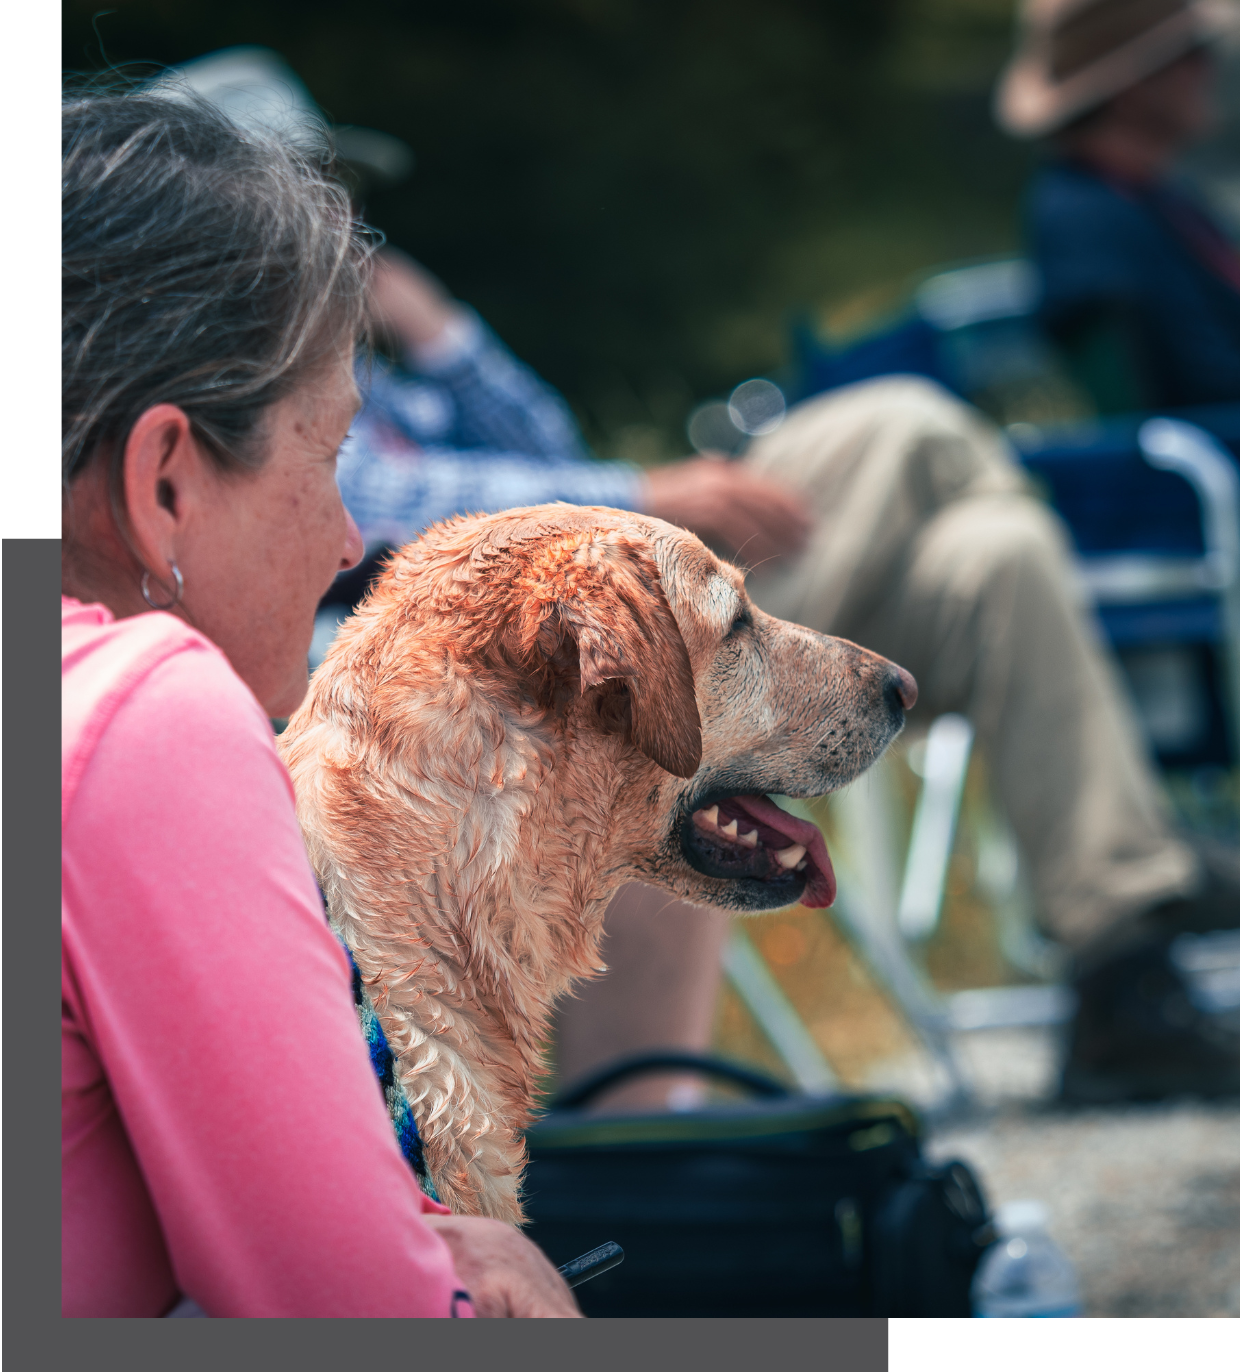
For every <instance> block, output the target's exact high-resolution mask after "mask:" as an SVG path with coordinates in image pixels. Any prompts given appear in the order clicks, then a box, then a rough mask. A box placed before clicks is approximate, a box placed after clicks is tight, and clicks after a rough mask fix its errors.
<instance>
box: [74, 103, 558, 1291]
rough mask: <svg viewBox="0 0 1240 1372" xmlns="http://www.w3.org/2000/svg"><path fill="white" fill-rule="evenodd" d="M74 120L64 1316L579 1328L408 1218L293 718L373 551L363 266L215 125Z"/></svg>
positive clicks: (493, 1227) (210, 114) (488, 1264)
mask: <svg viewBox="0 0 1240 1372" xmlns="http://www.w3.org/2000/svg"><path fill="white" fill-rule="evenodd" d="M64 121H65V132H64V255H65V267H64V564H63V574H64V590H65V596H66V598H65V600H64V602H63V643H64V657H63V690H64V729H63V759H64V760H63V804H62V819H63V826H64V831H63V832H64V840H63V842H64V850H63V852H64V856H63V962H62V967H63V973H62V985H63V1011H62V1074H63V1075H62V1096H61V1100H62V1122H63V1173H62V1177H63V1180H62V1188H63V1311H64V1313H65V1314H66V1315H77V1316H98V1315H121V1316H134V1315H146V1316H158V1315H163V1314H165V1313H167V1312H169V1311H170V1310H171V1309H173V1308H174V1307H176V1308H178V1309H183V1308H184V1307H185V1304H186V1302H187V1301H188V1302H193V1303H195V1304H196V1305H197V1306H198V1307H200V1308H201V1310H202V1311H205V1313H207V1314H208V1315H212V1316H260V1315H262V1316H307V1315H319V1316H326V1315H331V1316H430V1315H443V1316H447V1315H452V1314H471V1313H473V1312H474V1310H475V1309H476V1311H477V1313H479V1314H483V1315H487V1314H494V1315H540V1316H555V1315H575V1314H577V1313H578V1312H577V1309H576V1305H575V1303H574V1301H573V1298H572V1295H571V1293H570V1292H569V1291H568V1289H567V1287H566V1286H565V1285H564V1283H563V1282H562V1281H561V1279H560V1278H559V1276H558V1274H557V1273H556V1272H555V1271H554V1269H553V1268H552V1267H551V1266H550V1264H549V1263H548V1262H547V1261H546V1259H545V1258H544V1257H543V1255H542V1254H541V1253H540V1252H539V1250H538V1249H537V1248H535V1247H534V1245H533V1244H531V1243H529V1241H528V1240H526V1239H525V1238H523V1237H522V1236H521V1235H519V1234H517V1233H516V1232H515V1231H513V1230H511V1229H509V1228H507V1227H506V1226H503V1225H499V1224H497V1223H495V1222H492V1221H487V1220H476V1219H466V1218H457V1217H453V1216H450V1215H448V1214H447V1212H446V1211H445V1210H444V1208H443V1207H442V1206H440V1205H437V1204H436V1203H434V1202H433V1201H431V1200H429V1199H428V1198H427V1197H426V1196H425V1195H423V1193H422V1192H421V1191H420V1190H419V1188H418V1185H417V1182H416V1180H415V1177H414V1174H413V1173H412V1171H411V1170H410V1168H409V1167H408V1165H407V1164H406V1162H405V1160H404V1158H403V1157H402V1155H401V1152H400V1150H399V1147H398V1144H397V1141H396V1138H395V1135H394V1133H393V1130H392V1127H391V1124H390V1122H389V1119H388V1115H387V1112H386V1110H385V1108H384V1103H383V1099H382V1096H381V1093H380V1090H379V1088H378V1084H377V1082H376V1079H375V1077H374V1075H373V1073H372V1071H371V1068H370V1064H369V1061H368V1057H367V1051H366V1046H365V1043H364V1041H363V1039H362V1036H361V1033H360V1031H359V1028H358V1024H357V1020H356V1017H355V1013H354V1008H353V1004H352V998H351V993H350V980H349V971H348V965H347V962H346V958H345V955H344V953H343V952H342V950H341V949H340V947H339V946H338V945H337V943H336V941H335V939H334V938H333V936H332V934H331V933H330V931H329V929H328V927H327V924H326V923H325V921H324V917H323V911H322V906H321V903H320V900H319V897H318V893H317V890H316V887H315V883H314V878H313V876H312V874H311V870H310V867H309V864H308V862H307V859H306V856H305V853H304V851H303V848H302V843H301V838H300V834H299V832H298V829H297V823H296V819H295V816H294V811H293V797H292V790H291V787H290V784H289V779H288V776H287V774H286V773H285V771H284V769H283V766H282V765H281V763H280V761H279V759H278V757H277V755H276V751H275V747H274V741H273V738H272V734H271V729H270V726H269V724H268V717H269V716H281V715H287V714H288V713H289V712H290V711H291V710H292V709H293V708H294V707H295V706H296V705H297V703H298V702H299V701H300V699H301V697H302V694H303V693H304V691H305V689H306V655H307V649H308V647H309V643H310V637H311V632H312V628H313V622H314V611H315V606H316V604H317V602H318V600H319V598H320V596H321V595H322V594H323V592H324V590H325V589H326V587H327V585H328V584H329V582H330V581H331V580H332V578H333V576H334V575H335V574H336V572H337V571H339V570H340V569H342V568H347V567H350V566H352V565H353V564H354V563H355V562H356V561H357V559H358V558H359V556H360V555H361V551H362V547H361V541H360V539H359V537H358V533H357V530H356V528H355V527H354V525H353V522H352V520H351V519H350V518H349V517H348V515H347V514H346V513H345V510H344V508H343V506H342V505H341V501H340V496H339V493H338V491H337V487H336V481H335V461H336V450H337V448H338V447H339V445H340V443H341V441H342V439H343V438H344V436H345V433H346V431H347V430H348V428H349V424H350V421H351V420H352V418H353V415H354V412H355V410H356V408H357V405H358V395H357V392H356V389H355V385H354V380H353V361H354V346H355V340H356V338H357V336H358V334H359V332H360V329H361V322H362V317H363V298H364V292H365V286H366V274H367V270H368V267H367V258H368V252H369V249H368V246H367V243H366V240H365V238H364V236H363V235H362V234H361V232H360V231H359V228H358V226H357V225H356V224H355V223H354V222H353V220H352V217H351V213H350V210H349V204H348V200H347V197H346V196H345V195H344V193H343V192H342V191H341V190H340V189H339V188H338V187H337V186H336V185H335V183H334V182H333V181H331V180H330V179H329V178H328V177H326V176H325V175H324V174H323V173H322V171H321V170H320V169H319V168H318V167H317V166H316V165H314V164H313V162H311V161H309V160H307V159H306V158H305V157H304V156H302V155H300V154H298V153H297V152H295V151H293V150H292V149H290V148H288V147H286V146H282V145H281V144H279V143H277V142H274V141H270V140H265V139H261V138H257V137H250V136H243V135H242V134H241V133H240V132H239V131H238V130H237V129H236V128H235V127H234V126H233V125H232V124H230V123H229V122H228V121H227V120H226V119H225V118H224V117H222V116H221V115H220V114H218V113H217V112H214V111H212V110H211V109H210V108H208V107H206V106H203V105H200V104H197V103H194V102H193V101H190V100H180V99H178V100H172V99H168V98H158V97H155V96H150V95H140V94H131V95H122V96H96V97H84V98H77V99H73V100H71V101H70V102H69V104H68V105H67V106H66V109H65V114H64ZM466 1293H468V1295H467V1294H466ZM470 1297H472V1305H471V1300H470Z"/></svg>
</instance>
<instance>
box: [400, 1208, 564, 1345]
mask: <svg viewBox="0 0 1240 1372" xmlns="http://www.w3.org/2000/svg"><path fill="white" fill-rule="evenodd" d="M422 1218H423V1219H424V1220H425V1221H426V1223H427V1224H429V1225H430V1227H431V1228H432V1229H433V1230H434V1231H435V1232H436V1233H437V1234H438V1235H439V1237H440V1238H441V1239H443V1241H444V1242H445V1243H446V1244H447V1245H448V1247H449V1248H450V1249H451V1250H452V1263H453V1266H454V1267H455V1268H456V1274H457V1276H458V1277H460V1279H461V1281H462V1283H463V1284H464V1286H465V1289H466V1290H467V1291H468V1292H469V1295H470V1298H471V1300H472V1301H473V1303H474V1310H475V1311H476V1312H477V1313H478V1314H479V1315H480V1316H482V1318H483V1319H534V1320H539V1319H543V1320H546V1319H577V1320H579V1319H584V1318H585V1317H584V1316H583V1315H582V1313H581V1311H580V1309H579V1308H578V1306H577V1302H576V1300H575V1299H574V1297H573V1293H572V1292H571V1291H570V1290H569V1289H568V1287H567V1286H566V1285H565V1282H564V1278H563V1277H561V1276H560V1274H559V1273H558V1272H557V1271H556V1270H555V1268H554V1267H552V1266H551V1263H550V1262H549V1261H548V1260H547V1256H546V1254H545V1253H544V1252H543V1251H542V1249H541V1248H539V1247H538V1246H537V1245H536V1244H534V1243H531V1242H530V1240H529V1239H527V1238H526V1237H525V1235H524V1234H521V1233H519V1232H518V1231H517V1230H516V1229H513V1228H512V1227H511V1226H510V1225H507V1224H504V1223H503V1222H502V1221H500V1220H483V1219H473V1218H470V1217H467V1216H464V1215H423V1217H422Z"/></svg>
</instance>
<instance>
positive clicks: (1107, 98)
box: [996, 0, 1240, 413]
mask: <svg viewBox="0 0 1240 1372" xmlns="http://www.w3.org/2000/svg"><path fill="white" fill-rule="evenodd" d="M1238 17H1240V16H1238V14H1237V11H1236V10H1235V9H1234V8H1233V7H1232V5H1231V4H1230V3H1229V0H1147V3H1141V4H1137V3H1134V0H1027V3H1026V4H1025V6H1024V9H1023V14H1022V32H1021V37H1020V42H1019V46H1018V49H1017V52H1016V55H1015V57H1014V58H1013V60H1012V63H1011V65H1010V66H1009V67H1008V69H1007V72H1006V73H1005V74H1004V77H1003V78H1002V80H1001V82H1000V85H999V89H998V95H997V101H996V112H997V115H998V119H999V122H1000V124H1001V125H1002V126H1003V128H1004V129H1006V130H1007V132H1009V133H1011V134H1013V135H1014V136H1016V137H1018V138H1042V139H1047V140H1049V146H1050V151H1051V154H1052V160H1051V161H1050V162H1049V164H1048V165H1047V166H1045V167H1044V168H1043V169H1042V171H1041V172H1039V174H1038V175H1037V177H1036V178H1035V180H1034V182H1033V186H1032V189H1031V191H1030V196H1029V208H1028V214H1029V236H1030V246H1031V250H1032V253H1033V256H1034V258H1035V260H1036V261H1037V264H1038V267H1039V269H1040V271H1041V274H1042V280H1043V287H1044V292H1045V294H1044V299H1043V305H1042V315H1043V320H1044V323H1045V325H1046V327H1047V329H1048V330H1049V332H1050V333H1051V335H1052V336H1053V337H1054V338H1055V339H1056V341H1057V342H1058V343H1059V344H1060V346H1061V348H1062V349H1063V351H1064V354H1065V356H1066V358H1067V359H1068V361H1069V364H1070V366H1071V367H1072V370H1073V372H1074V373H1075V374H1076V376H1077V377H1078V379H1079V380H1080V381H1081V382H1082V383H1083V384H1084V385H1085V387H1086V389H1087V390H1088V391H1089V392H1090V393H1091V395H1092V396H1093V398H1094V400H1095V401H1096V403H1097V404H1098V407H1099V409H1100V410H1102V411H1103V412H1104V413H1114V412H1118V411H1122V410H1139V409H1152V408H1162V407H1166V406H1180V405H1200V404H1212V403H1218V402H1240V252H1237V250H1236V248H1235V246H1234V245H1233V243H1232V242H1231V241H1229V239H1228V238H1227V236H1226V235H1225V234H1224V233H1223V231H1222V230H1221V229H1220V228H1219V227H1218V225H1217V224H1215V223H1214V222H1213V220H1212V219H1211V218H1210V216H1209V214H1208V213H1207V212H1206V211H1205V209H1203V207H1202V206H1201V205H1200V204H1199V203H1198V201H1197V200H1196V199H1195V198H1194V197H1193V196H1192V195H1191V194H1190V193H1189V192H1188V191H1187V190H1186V189H1185V188H1183V187H1181V186H1178V185H1176V184H1175V182H1174V181H1173V180H1172V179H1171V172H1172V170H1173V168H1174V165H1175V162H1176V160H1177V158H1178V157H1179V156H1180V155H1181V154H1182V153H1183V152H1184V151H1185V150H1186V149H1188V148H1189V147H1190V146H1191V145H1192V144H1193V143H1194V142H1196V141H1198V140H1199V139H1200V138H1201V137H1202V136H1203V135H1204V134H1205V133H1207V132H1208V131H1209V130H1210V128H1211V125H1212V123H1213V121H1214V110H1213V103H1212V99H1211V96H1212V89H1211V82H1212V78H1213V76H1214V57H1213V54H1212V52H1211V47H1210V45H1211V44H1212V43H1213V42H1214V41H1215V40H1216V39H1218V38H1219V37H1221V36H1222V35H1223V34H1224V33H1225V32H1226V31H1228V30H1230V29H1234V28H1235V27H1236V24H1237V19H1238Z"/></svg>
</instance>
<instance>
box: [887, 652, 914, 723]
mask: <svg viewBox="0 0 1240 1372" xmlns="http://www.w3.org/2000/svg"><path fill="white" fill-rule="evenodd" d="M883 699H884V700H886V702H887V705H888V707H889V709H890V710H891V712H892V714H899V713H900V712H901V711H903V710H911V709H912V708H913V706H914V705H916V704H917V683H916V682H915V681H914V680H913V674H912V672H906V671H905V670H904V668H903V667H897V666H896V665H895V663H894V662H893V663H892V664H891V671H890V672H889V673H888V675H887V680H886V681H885V682H884V683H883Z"/></svg>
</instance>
